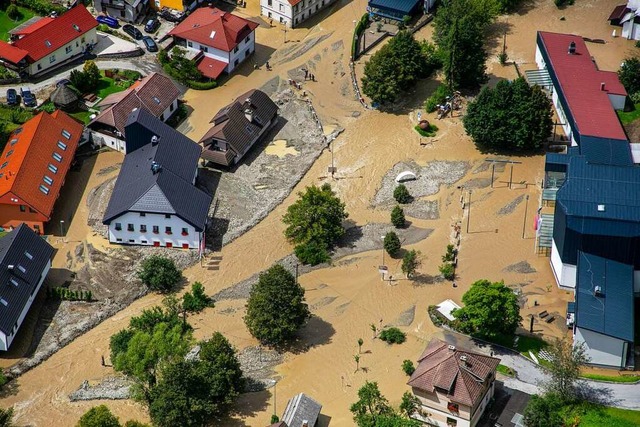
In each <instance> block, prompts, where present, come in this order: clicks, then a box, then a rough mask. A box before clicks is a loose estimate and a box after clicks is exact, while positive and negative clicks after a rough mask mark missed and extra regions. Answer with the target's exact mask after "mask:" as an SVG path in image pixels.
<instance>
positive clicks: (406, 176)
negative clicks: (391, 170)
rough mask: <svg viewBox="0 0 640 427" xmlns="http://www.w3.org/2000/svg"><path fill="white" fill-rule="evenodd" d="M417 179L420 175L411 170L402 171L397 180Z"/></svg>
mask: <svg viewBox="0 0 640 427" xmlns="http://www.w3.org/2000/svg"><path fill="white" fill-rule="evenodd" d="M416 179H418V177H417V176H416V174H415V173H413V172H411V171H404V172H400V173H399V174H398V176H396V182H405V181H415V180H416Z"/></svg>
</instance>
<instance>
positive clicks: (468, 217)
mask: <svg viewBox="0 0 640 427" xmlns="http://www.w3.org/2000/svg"><path fill="white" fill-rule="evenodd" d="M467 203H468V207H467V234H469V221H471V189H469V199H468V200H467Z"/></svg>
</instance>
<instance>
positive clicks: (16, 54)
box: [0, 4, 98, 77]
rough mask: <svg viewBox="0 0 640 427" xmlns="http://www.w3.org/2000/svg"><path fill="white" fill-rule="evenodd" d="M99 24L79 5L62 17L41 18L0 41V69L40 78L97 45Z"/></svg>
mask: <svg viewBox="0 0 640 427" xmlns="http://www.w3.org/2000/svg"><path fill="white" fill-rule="evenodd" d="M97 26H98V22H97V21H96V19H95V18H94V17H93V15H91V13H89V11H88V10H87V8H86V7H85V6H84V5H82V4H78V5H77V6H74V7H72V8H71V9H69V10H68V11H66V12H65V13H63V14H62V15H60V16H58V17H56V18H51V17H46V18H41V19H40V20H38V21H36V22H34V23H32V24H31V25H29V26H27V27H23V28H21V30H20V31H19V32H15V33H14V34H13V35H12V39H13V40H12V41H11V42H8V43H7V42H5V41H1V40H0V61H1V62H2V65H4V66H6V67H8V68H11V69H13V70H16V71H18V72H19V73H21V74H26V75H28V76H32V77H33V76H41V75H43V74H46V73H48V72H50V71H52V70H53V69H55V68H57V67H60V66H62V65H64V64H67V63H69V62H70V61H72V60H74V59H76V58H77V57H78V56H80V55H83V54H84V53H85V52H86V50H87V48H88V47H89V46H93V45H95V44H96V43H97V40H98V39H97V37H98V36H97V33H96V28H97Z"/></svg>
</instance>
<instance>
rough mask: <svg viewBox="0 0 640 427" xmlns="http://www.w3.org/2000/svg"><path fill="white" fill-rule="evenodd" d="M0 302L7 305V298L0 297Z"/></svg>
mask: <svg viewBox="0 0 640 427" xmlns="http://www.w3.org/2000/svg"><path fill="white" fill-rule="evenodd" d="M0 303H2V305H4V306H5V307H6V306H8V305H9V303H8V302H7V300H5V299H4V298H0Z"/></svg>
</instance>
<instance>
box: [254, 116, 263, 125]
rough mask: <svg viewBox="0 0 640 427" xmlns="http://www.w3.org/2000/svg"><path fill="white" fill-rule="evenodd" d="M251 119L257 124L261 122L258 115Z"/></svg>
mask: <svg viewBox="0 0 640 427" xmlns="http://www.w3.org/2000/svg"><path fill="white" fill-rule="evenodd" d="M253 120H255V121H256V123H258V124H259V125H261V124H262V119H261V118H260V117H258V116H255V117H254V118H253Z"/></svg>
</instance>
